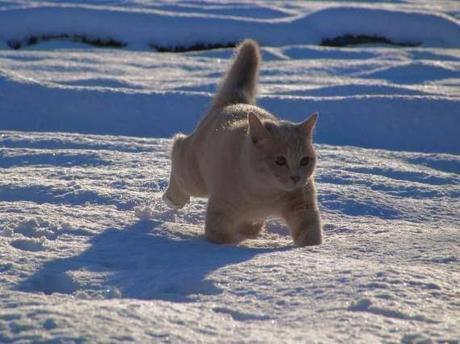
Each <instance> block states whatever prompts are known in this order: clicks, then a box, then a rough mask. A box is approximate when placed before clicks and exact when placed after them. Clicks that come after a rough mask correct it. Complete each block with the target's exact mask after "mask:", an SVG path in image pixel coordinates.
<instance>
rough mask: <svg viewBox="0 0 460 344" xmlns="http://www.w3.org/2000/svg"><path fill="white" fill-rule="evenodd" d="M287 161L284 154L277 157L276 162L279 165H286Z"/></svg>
mask: <svg viewBox="0 0 460 344" xmlns="http://www.w3.org/2000/svg"><path fill="white" fill-rule="evenodd" d="M286 163H287V161H286V158H285V157H284V156H278V157H276V159H275V164H277V165H279V166H284V165H286Z"/></svg>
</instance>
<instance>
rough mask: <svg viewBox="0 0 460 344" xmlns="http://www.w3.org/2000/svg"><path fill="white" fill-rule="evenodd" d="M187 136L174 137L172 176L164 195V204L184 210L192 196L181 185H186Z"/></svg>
mask: <svg viewBox="0 0 460 344" xmlns="http://www.w3.org/2000/svg"><path fill="white" fill-rule="evenodd" d="M185 139H186V136H185V135H182V134H178V135H176V136H175V137H174V142H173V146H172V152H171V174H170V176H169V184H168V188H167V189H166V191H165V193H164V194H163V200H164V202H165V203H166V204H167V205H168V206H169V207H171V208H175V209H180V208H183V207H184V206H185V205H186V204H187V203H188V202H190V195H189V194H188V193H187V192H186V191H185V190H184V188H183V187H181V185H183V183H184V176H182V175H181V173H185V172H186V171H185V170H184V167H185V162H184V159H185V158H186V156H185V152H184V140H185Z"/></svg>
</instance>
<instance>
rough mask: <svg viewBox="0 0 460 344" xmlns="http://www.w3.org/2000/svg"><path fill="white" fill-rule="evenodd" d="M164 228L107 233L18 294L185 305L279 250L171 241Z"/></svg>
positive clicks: (143, 224)
mask: <svg viewBox="0 0 460 344" xmlns="http://www.w3.org/2000/svg"><path fill="white" fill-rule="evenodd" d="M160 224H161V223H160V222H153V221H140V222H137V223H135V224H133V225H132V226H130V227H127V228H125V229H123V230H119V229H114V228H109V229H106V230H105V231H104V232H103V233H102V234H100V235H98V236H96V237H94V238H93V239H92V240H91V246H90V247H89V248H88V249H87V250H86V251H84V252H82V253H81V254H79V255H77V256H72V257H69V258H64V259H56V260H53V261H51V262H48V263H46V264H45V265H44V266H43V267H42V268H41V269H40V270H39V271H38V272H36V273H35V274H34V275H32V276H31V277H29V278H27V279H26V280H25V281H23V282H22V283H21V284H20V285H19V286H18V289H19V290H22V291H27V292H43V293H45V294H52V293H65V294H75V295H78V293H80V295H84V296H85V297H86V296H87V297H96V296H97V297H101V296H103V297H109V298H110V297H123V298H135V299H160V300H169V301H177V302H185V301H188V300H190V297H191V296H193V295H198V294H205V295H212V294H218V293H220V292H221V289H219V287H218V286H216V285H215V284H214V282H213V281H211V280H209V279H207V276H208V275H209V274H210V273H211V272H213V271H215V270H217V269H220V268H225V267H226V266H228V265H232V264H237V263H240V262H244V261H247V260H250V259H251V258H253V257H254V256H256V255H257V254H261V253H267V252H273V251H274V250H280V249H279V248H276V249H275V248H244V247H237V246H219V245H214V244H211V243H208V242H206V241H205V240H204V239H203V237H201V236H200V237H196V236H194V237H193V236H189V237H187V238H181V239H177V238H171V237H170V233H168V231H166V230H163V229H162V228H160Z"/></svg>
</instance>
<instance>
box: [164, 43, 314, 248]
mask: <svg viewBox="0 0 460 344" xmlns="http://www.w3.org/2000/svg"><path fill="white" fill-rule="evenodd" d="M260 62H261V57H260V49H259V46H258V44H257V43H256V42H255V41H253V40H245V41H243V42H242V43H241V44H240V46H239V47H238V49H237V53H236V57H235V59H234V61H233V64H232V65H231V67H230V69H229V70H228V72H227V74H226V75H225V76H224V78H223V80H222V82H221V84H220V86H219V88H218V91H217V93H216V95H215V97H214V99H213V102H212V105H211V108H210V110H209V112H208V113H207V114H206V116H205V117H204V118H203V119H202V120H201V121H200V122H199V123H198V126H197V127H196V129H195V131H194V132H193V133H192V134H191V135H188V136H186V135H184V134H177V135H176V136H175V137H174V141H173V145H172V152H171V162H172V164H171V174H170V180H169V185H168V188H167V189H166V191H165V193H164V195H163V200H164V201H165V202H166V203H167V204H168V205H169V206H171V207H173V208H176V209H179V208H182V207H184V206H185V205H186V204H187V203H188V202H189V201H190V196H196V197H209V199H208V205H207V210H206V223H205V235H206V238H207V239H208V240H209V241H211V242H213V243H218V244H227V243H238V242H240V241H241V240H244V239H246V238H255V237H257V235H258V234H259V233H260V232H261V231H262V230H263V228H264V221H265V220H266V218H267V217H269V216H278V217H281V218H282V219H284V220H285V222H286V223H287V225H288V227H289V228H290V233H291V236H292V238H293V241H294V244H296V245H297V246H306V245H319V244H321V243H322V226H321V220H320V214H319V209H318V205H317V196H316V187H315V181H314V177H313V172H314V169H315V165H316V157H317V156H316V153H315V149H314V147H313V143H312V133H313V129H314V127H315V125H316V122H317V119H318V114H317V113H314V114H312V115H311V116H310V117H309V118H308V119H307V120H305V121H304V122H302V123H292V122H288V121H282V120H279V119H277V118H276V117H275V116H274V115H272V114H270V113H269V112H267V111H265V110H264V109H262V108H260V107H257V106H256V105H255V100H256V86H257V79H258V73H259V65H260Z"/></svg>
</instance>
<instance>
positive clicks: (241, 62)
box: [212, 39, 261, 110]
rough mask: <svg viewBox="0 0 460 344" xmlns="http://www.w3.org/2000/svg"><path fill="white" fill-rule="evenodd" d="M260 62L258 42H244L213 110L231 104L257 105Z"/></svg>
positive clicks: (219, 90) (223, 83)
mask: <svg viewBox="0 0 460 344" xmlns="http://www.w3.org/2000/svg"><path fill="white" fill-rule="evenodd" d="M260 60H261V59H260V49H259V45H258V44H257V42H256V41H253V40H251V39H246V40H244V41H243V42H242V43H241V44H240V45H239V47H238V50H237V53H236V57H235V59H234V61H233V63H232V66H231V67H230V69H229V70H228V72H227V74H226V75H225V76H224V78H223V79H222V81H221V83H220V86H219V88H218V90H217V93H216V95H215V97H214V101H213V105H212V109H213V110H216V109H220V108H223V107H224V106H227V105H230V104H238V103H243V104H255V102H256V93H257V77H258V74H259V65H260Z"/></svg>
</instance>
